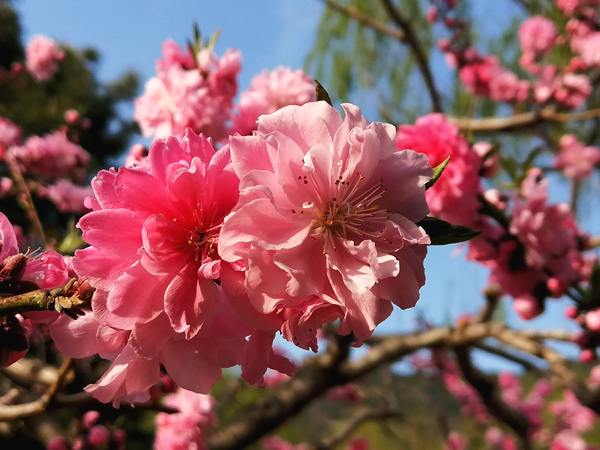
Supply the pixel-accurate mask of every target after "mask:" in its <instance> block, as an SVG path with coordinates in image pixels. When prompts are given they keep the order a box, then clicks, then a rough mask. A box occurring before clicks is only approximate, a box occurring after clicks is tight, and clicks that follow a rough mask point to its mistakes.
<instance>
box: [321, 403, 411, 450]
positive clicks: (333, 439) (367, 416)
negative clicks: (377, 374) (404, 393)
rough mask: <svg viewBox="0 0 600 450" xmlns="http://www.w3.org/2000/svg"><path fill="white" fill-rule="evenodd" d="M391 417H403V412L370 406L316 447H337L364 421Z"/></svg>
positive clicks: (322, 448) (328, 448)
mask: <svg viewBox="0 0 600 450" xmlns="http://www.w3.org/2000/svg"><path fill="white" fill-rule="evenodd" d="M391 417H402V413H401V412H399V411H396V410H393V409H389V408H383V409H382V408H369V409H367V410H365V411H362V412H361V413H360V414H357V415H355V416H354V417H352V420H350V421H349V422H348V423H347V424H345V425H344V427H343V428H342V429H341V430H340V431H339V432H338V433H336V434H333V435H331V436H327V437H326V438H323V439H322V440H321V441H320V442H318V443H316V444H315V445H314V447H315V448H316V450H331V449H334V448H337V447H338V446H339V445H340V444H342V443H343V442H344V441H346V440H348V438H349V437H350V436H352V434H353V433H355V432H356V429H357V428H358V427H359V426H360V425H362V424H363V423H365V422H367V421H369V420H374V419H385V418H391Z"/></svg>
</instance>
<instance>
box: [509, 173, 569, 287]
mask: <svg viewBox="0 0 600 450" xmlns="http://www.w3.org/2000/svg"><path fill="white" fill-rule="evenodd" d="M546 185H547V181H546V180H543V179H542V178H541V171H540V169H531V170H530V171H529V172H528V175H527V178H526V179H525V181H524V182H523V186H522V191H523V193H524V196H525V201H522V200H517V201H516V202H515V206H514V208H513V214H512V215H513V217H512V221H511V223H510V232H511V233H512V234H513V235H515V236H517V237H518V238H519V241H520V242H521V243H522V244H523V245H524V247H525V261H526V263H527V265H528V267H530V268H534V269H538V270H543V271H545V272H546V273H548V272H550V273H551V274H552V275H553V276H554V277H557V278H559V279H561V280H564V281H565V282H567V283H570V282H573V281H576V280H577V279H578V274H577V272H576V270H575V267H574V264H573V262H574V261H577V260H581V254H580V253H579V249H578V241H579V236H580V235H581V233H580V231H579V230H578V228H577V223H576V222H575V218H574V216H573V212H572V211H571V208H570V207H569V206H568V205H566V204H555V205H547V204H546V200H547V194H546Z"/></svg>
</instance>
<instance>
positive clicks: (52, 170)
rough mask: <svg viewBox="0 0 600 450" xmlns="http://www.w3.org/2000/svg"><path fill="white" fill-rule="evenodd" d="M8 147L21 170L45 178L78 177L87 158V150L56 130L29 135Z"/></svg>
mask: <svg viewBox="0 0 600 450" xmlns="http://www.w3.org/2000/svg"><path fill="white" fill-rule="evenodd" d="M10 151H11V153H12V154H13V156H14V157H15V159H16V160H17V162H18V163H19V165H20V166H21V169H22V170H23V171H24V172H27V173H31V174H34V175H38V176H42V177H46V178H58V177H64V176H70V177H72V178H73V179H75V180H82V179H83V178H84V177H85V172H86V169H87V165H88V163H89V160H90V155H89V153H88V152H86V151H85V150H84V149H83V148H81V147H80V146H79V145H77V144H74V143H73V142H71V141H69V140H68V139H67V137H66V136H65V135H64V134H63V133H61V132H59V131H57V132H54V133H52V134H48V135H46V136H43V137H40V136H32V137H30V138H29V139H27V140H26V141H25V143H24V144H23V145H22V146H18V147H12V148H11V149H10Z"/></svg>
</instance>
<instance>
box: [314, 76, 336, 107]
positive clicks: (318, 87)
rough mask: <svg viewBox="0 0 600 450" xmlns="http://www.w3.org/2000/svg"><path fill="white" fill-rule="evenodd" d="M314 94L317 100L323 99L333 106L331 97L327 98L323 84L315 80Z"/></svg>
mask: <svg viewBox="0 0 600 450" xmlns="http://www.w3.org/2000/svg"><path fill="white" fill-rule="evenodd" d="M315 96H316V97H317V101H319V100H323V101H325V102H327V103H328V104H329V106H333V103H331V98H329V94H328V93H327V91H326V90H325V88H324V87H323V85H322V84H321V83H319V82H318V81H317V80H315Z"/></svg>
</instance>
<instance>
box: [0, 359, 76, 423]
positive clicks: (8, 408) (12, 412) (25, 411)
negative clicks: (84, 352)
mask: <svg viewBox="0 0 600 450" xmlns="http://www.w3.org/2000/svg"><path fill="white" fill-rule="evenodd" d="M70 367H71V358H67V359H65V361H64V363H63V365H62V366H61V368H60V369H59V370H58V374H57V377H56V381H55V382H54V383H53V384H52V385H51V386H50V387H49V388H48V389H47V390H46V392H45V393H44V395H42V396H41V397H40V398H38V399H37V400H35V401H33V402H30V403H23V404H20V405H0V421H7V420H16V419H23V418H25V417H31V416H34V415H38V414H42V413H44V412H45V411H46V407H47V406H48V405H49V403H50V402H51V401H52V399H53V398H54V396H55V395H56V393H57V392H58V389H59V388H60V387H61V385H62V383H63V381H64V380H65V379H66V377H67V374H68V372H69V368H70Z"/></svg>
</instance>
